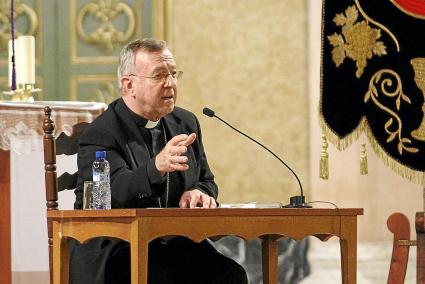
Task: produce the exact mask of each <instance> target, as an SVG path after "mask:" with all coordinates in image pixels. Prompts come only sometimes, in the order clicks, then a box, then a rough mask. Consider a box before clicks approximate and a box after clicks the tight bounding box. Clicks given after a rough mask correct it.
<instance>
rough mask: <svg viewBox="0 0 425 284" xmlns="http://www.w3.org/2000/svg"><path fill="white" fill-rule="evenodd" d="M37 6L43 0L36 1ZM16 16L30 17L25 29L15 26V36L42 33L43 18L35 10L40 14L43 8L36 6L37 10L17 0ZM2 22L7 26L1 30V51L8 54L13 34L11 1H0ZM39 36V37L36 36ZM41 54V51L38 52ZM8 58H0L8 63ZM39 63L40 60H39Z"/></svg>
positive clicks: (15, 5) (2, 61)
mask: <svg viewBox="0 0 425 284" xmlns="http://www.w3.org/2000/svg"><path fill="white" fill-rule="evenodd" d="M36 3H37V4H36V5H37V7H41V0H38V1H37V2H36ZM14 8H15V10H14V16H13V17H14V18H15V19H16V18H18V17H26V18H28V23H29V25H28V28H27V30H25V31H19V30H17V29H16V27H15V37H18V36H20V35H23V34H25V35H32V36H34V37H36V34H37V33H39V34H40V33H41V23H40V22H41V19H40V20H39V16H38V15H37V12H36V11H35V10H37V11H38V14H39V15H40V14H41V8H38V9H37V8H35V10H34V9H33V7H31V6H29V5H27V4H25V3H22V2H20V1H19V0H15V3H14ZM0 22H1V23H2V24H3V27H5V28H4V29H3V30H1V32H0V52H1V53H4V54H6V55H7V52H8V41H9V40H10V39H11V35H10V22H11V19H10V1H6V0H2V1H0ZM36 38H37V37H36ZM37 54H39V53H37ZM7 62H8V60H7V59H6V60H4V59H2V60H0V63H5V64H7ZM38 63H39V62H38Z"/></svg>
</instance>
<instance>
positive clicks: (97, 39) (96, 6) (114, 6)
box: [77, 0, 136, 54]
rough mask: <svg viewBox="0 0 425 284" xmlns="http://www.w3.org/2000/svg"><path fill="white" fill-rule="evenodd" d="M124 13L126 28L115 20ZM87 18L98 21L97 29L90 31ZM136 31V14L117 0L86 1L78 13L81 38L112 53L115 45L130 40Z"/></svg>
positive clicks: (78, 29)
mask: <svg viewBox="0 0 425 284" xmlns="http://www.w3.org/2000/svg"><path fill="white" fill-rule="evenodd" d="M120 15H123V16H124V18H125V19H126V20H127V22H128V23H127V26H126V29H124V30H121V29H120V27H117V26H115V24H114V21H115V20H116V19H117V18H118V17H119V16H120ZM86 18H93V20H95V21H96V22H97V26H96V29H95V30H94V31H92V32H90V31H88V30H87V28H89V27H87V25H85V23H86V21H85V19H86ZM135 31H136V16H135V13H134V12H133V10H132V9H131V7H130V6H129V5H127V4H126V3H124V2H121V1H117V0H97V1H96V3H94V2H90V3H86V4H85V5H84V6H83V7H82V8H81V9H80V10H79V11H78V13H77V34H78V36H79V38H80V39H81V40H83V41H84V42H86V43H89V44H93V45H95V46H97V47H99V48H100V49H102V50H103V51H105V52H106V53H108V54H110V53H112V51H113V50H114V46H117V45H118V46H120V45H123V44H125V43H127V42H128V41H129V39H130V38H131V36H132V35H133V34H134V32H135Z"/></svg>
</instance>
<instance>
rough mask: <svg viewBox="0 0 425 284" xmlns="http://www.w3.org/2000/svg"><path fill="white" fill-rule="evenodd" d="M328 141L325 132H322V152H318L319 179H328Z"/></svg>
mask: <svg viewBox="0 0 425 284" xmlns="http://www.w3.org/2000/svg"><path fill="white" fill-rule="evenodd" d="M327 150H328V142H327V141H326V136H325V134H322V152H321V153H320V169H319V172H320V174H319V177H320V178H321V179H329V154H328V152H327Z"/></svg>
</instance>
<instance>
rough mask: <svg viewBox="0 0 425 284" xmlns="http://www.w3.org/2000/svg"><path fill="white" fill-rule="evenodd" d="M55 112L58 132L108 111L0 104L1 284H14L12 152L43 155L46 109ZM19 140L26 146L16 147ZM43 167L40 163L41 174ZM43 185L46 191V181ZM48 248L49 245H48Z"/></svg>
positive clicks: (84, 105) (78, 105) (88, 106)
mask: <svg viewBox="0 0 425 284" xmlns="http://www.w3.org/2000/svg"><path fill="white" fill-rule="evenodd" d="M46 105H49V106H51V107H52V109H53V110H54V117H55V122H56V129H57V133H60V132H63V131H65V132H67V131H68V130H70V127H71V126H72V125H74V124H76V123H78V122H81V121H89V122H90V121H92V120H93V119H94V118H95V117H97V116H98V115H99V114H100V113H102V112H103V111H104V110H105V109H106V105H105V104H103V103H88V102H52V101H38V102H9V101H0V220H1V221H0V252H1V255H2V257H1V260H0V283H11V282H12V277H11V271H12V265H11V257H12V255H11V254H12V252H11V192H12V190H13V189H12V188H11V183H10V182H11V174H12V169H11V168H10V161H11V151H14V152H17V153H22V154H25V153H29V152H36V151H39V152H42V149H43V148H42V138H43V130H42V125H43V119H44V112H43V108H44V106H46ZM16 141H20V142H23V143H18V144H19V145H17V144H14V142H16ZM42 171H43V164H42V162H41V163H40V172H42ZM35 182H40V183H41V184H40V186H41V187H43V188H44V181H43V180H40V181H35ZM46 249H47V243H46Z"/></svg>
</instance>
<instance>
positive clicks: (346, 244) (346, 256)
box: [339, 219, 357, 284]
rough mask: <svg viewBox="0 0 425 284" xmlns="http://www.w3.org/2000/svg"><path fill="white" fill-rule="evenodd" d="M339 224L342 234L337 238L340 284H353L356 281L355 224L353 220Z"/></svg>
mask: <svg viewBox="0 0 425 284" xmlns="http://www.w3.org/2000/svg"><path fill="white" fill-rule="evenodd" d="M341 222H342V224H341V227H342V228H341V231H342V232H344V233H341V235H340V237H339V243H340V247H341V276H342V283H343V284H354V283H356V281H357V280H356V277H357V223H356V220H355V219H354V220H345V221H341Z"/></svg>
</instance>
